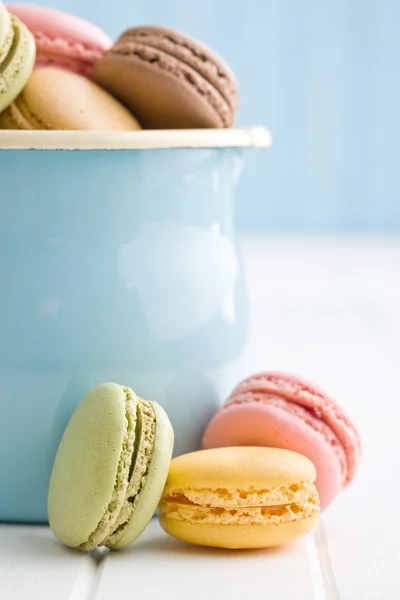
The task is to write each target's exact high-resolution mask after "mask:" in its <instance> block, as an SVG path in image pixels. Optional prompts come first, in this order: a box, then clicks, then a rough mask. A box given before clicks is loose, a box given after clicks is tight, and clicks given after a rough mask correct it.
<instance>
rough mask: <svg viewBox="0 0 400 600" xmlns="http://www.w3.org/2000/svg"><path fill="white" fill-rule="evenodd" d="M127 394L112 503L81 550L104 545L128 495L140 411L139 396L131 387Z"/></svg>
mask: <svg viewBox="0 0 400 600" xmlns="http://www.w3.org/2000/svg"><path fill="white" fill-rule="evenodd" d="M123 391H124V394H125V420H126V429H125V432H124V439H123V442H122V450H121V455H120V459H119V463H118V469H117V474H116V478H115V485H114V490H113V494H112V497H111V500H110V503H109V505H108V507H107V510H106V511H105V513H104V516H103V517H102V519H101V520H100V522H99V524H98V525H97V527H96V529H95V530H94V531H93V533H92V534H91V535H90V536H89V538H88V540H87V541H86V542H84V543H83V544H81V545H80V546H79V549H80V550H83V551H85V552H90V550H93V549H94V548H96V546H101V545H103V541H104V540H105V538H107V536H108V535H109V534H110V531H113V530H114V528H115V521H116V519H117V518H118V515H119V513H120V511H121V508H122V506H123V503H124V501H125V497H126V489H127V481H128V477H129V473H130V470H131V465H132V458H133V456H134V453H135V446H136V445H137V444H138V440H137V439H136V423H137V411H138V398H137V397H136V395H135V394H134V392H133V391H132V390H130V389H129V388H123Z"/></svg>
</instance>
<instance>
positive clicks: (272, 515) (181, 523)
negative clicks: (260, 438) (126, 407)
mask: <svg viewBox="0 0 400 600" xmlns="http://www.w3.org/2000/svg"><path fill="white" fill-rule="evenodd" d="M315 478H316V470H315V467H314V465H313V463H312V462H311V461H310V460H309V459H308V458H306V457H305V456H302V455H301V454H297V453H296V452H291V451H289V450H282V449H277V448H259V447H240V448H232V447H231V448H217V449H212V450H201V451H199V452H192V453H190V454H185V455H182V456H179V457H177V458H174V459H173V460H172V462H171V467H170V471H169V475H168V479H167V483H166V486H165V489H164V493H163V497H162V500H161V503H160V507H159V508H160V510H159V518H160V523H161V526H162V527H163V529H164V530H165V531H166V532H167V533H169V534H170V535H172V536H173V537H175V538H178V539H180V540H182V541H184V542H189V543H191V544H199V545H203V546H215V547H220V548H239V549H245V548H267V547H270V546H278V545H281V544H286V543H288V542H292V541H294V540H296V539H298V538H300V537H301V536H303V535H305V534H307V533H309V532H310V531H311V530H312V529H313V528H314V527H315V525H316V523H317V520H318V515H319V497H318V492H317V490H316V488H315V486H314V481H315Z"/></svg>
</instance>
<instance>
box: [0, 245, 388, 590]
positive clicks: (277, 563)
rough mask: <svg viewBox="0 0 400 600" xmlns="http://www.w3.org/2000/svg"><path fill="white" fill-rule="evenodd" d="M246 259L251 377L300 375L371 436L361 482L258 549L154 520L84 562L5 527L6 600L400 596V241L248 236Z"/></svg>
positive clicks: (46, 536)
mask: <svg viewBox="0 0 400 600" xmlns="http://www.w3.org/2000/svg"><path fill="white" fill-rule="evenodd" d="M243 249H244V257H245V262H246V265H247V269H248V279H249V286H250V292H251V301H252V314H253V324H252V333H251V343H250V349H249V352H250V353H251V357H252V365H253V370H254V371H258V370H261V369H266V368H268V369H280V370H288V371H292V372H296V373H299V374H301V375H303V376H305V377H307V378H309V379H312V380H315V381H317V382H321V383H322V384H323V386H324V387H325V388H327V389H329V390H330V391H331V393H332V394H333V395H335V397H336V398H338V399H339V400H340V401H341V402H342V403H343V404H344V405H345V406H346V407H347V408H348V411H350V412H351V414H352V415H353V417H354V418H355V420H356V422H357V423H358V425H359V427H360V430H361V432H362V436H363V439H364V458H363V462H362V465H361V468H360V471H359V474H358V477H357V479H356V481H355V482H354V483H353V484H352V485H351V486H350V487H349V488H348V490H346V491H345V492H344V493H343V494H342V495H341V496H340V497H339V498H338V499H337V500H336V502H335V503H334V505H333V506H332V507H331V508H330V509H329V510H328V511H327V512H326V513H325V514H324V515H323V517H322V519H321V520H320V524H319V526H318V529H317V531H316V532H315V533H314V534H311V535H309V536H308V537H307V538H305V539H303V540H301V541H299V542H297V543H294V544H292V545H290V546H287V547H284V548H280V549H274V550H266V551H258V552H252V551H251V552H229V551H219V550H208V549H202V548H197V547H190V546H186V545H184V544H181V543H179V542H177V541H175V540H173V539H172V538H169V537H168V536H166V535H165V534H164V533H163V532H162V531H161V529H160V528H159V526H158V524H157V522H156V521H153V522H152V523H151V525H150V526H149V527H148V529H147V530H146V532H145V533H144V534H143V536H142V537H141V538H140V539H139V540H138V541H137V543H136V544H134V545H133V546H132V547H131V548H130V549H127V550H126V551H124V552H120V553H115V552H112V553H108V552H107V551H105V550H99V551H96V552H95V553H93V554H91V555H84V554H82V553H80V552H75V551H70V550H68V549H66V548H63V547H62V546H61V545H59V544H58V543H57V542H56V541H55V540H54V539H53V537H52V535H51V533H50V531H49V529H48V528H47V527H44V526H23V525H0V598H1V600H20V599H21V600H22V599H24V600H25V599H28V600H54V599H57V600H109V598H112V597H113V595H114V594H121V596H122V595H123V597H124V598H138V597H140V593H141V592H143V593H146V595H147V598H156V597H158V595H159V594H160V593H161V594H162V597H163V599H164V600H180V599H182V600H183V599H185V600H187V599H188V598H189V599H190V600H204V598H211V600H214V598H229V600H239V599H247V598H249V597H250V596H251V595H252V594H253V595H258V596H259V597H263V598H268V600H292V599H293V598H296V600H339V599H340V600H398V599H399V598H400V577H399V576H398V574H397V568H395V565H397V566H398V565H399V563H400V545H399V543H398V539H399V537H400V511H399V510H398V507H397V503H396V501H397V498H396V500H395V502H392V501H391V499H389V497H388V498H386V493H385V498H386V499H384V498H383V497H382V496H381V495H380V492H379V494H378V492H377V491H378V490H380V489H382V490H386V489H389V488H390V489H392V488H393V486H394V487H395V488H396V484H395V483H394V482H393V480H394V478H395V477H397V476H398V472H399V470H400V445H399V442H398V438H399V436H400V402H399V400H398V396H397V394H398V390H399V387H400V369H399V354H400V238H398V239H397V240H396V239H395V238H393V239H387V238H386V239H379V238H374V239H365V238H358V239H356V238H342V239H337V238H335V239H334V238H330V239H324V238H320V239H318V238H313V239H308V238H297V239H295V238H286V239H283V238H269V239H263V238H246V239H244V240H243ZM394 491H396V489H395V490H394ZM393 495H394V493H393V491H392V492H391V493H390V498H391V497H392V496H393ZM395 497H396V495H395ZM377 513H379V514H377Z"/></svg>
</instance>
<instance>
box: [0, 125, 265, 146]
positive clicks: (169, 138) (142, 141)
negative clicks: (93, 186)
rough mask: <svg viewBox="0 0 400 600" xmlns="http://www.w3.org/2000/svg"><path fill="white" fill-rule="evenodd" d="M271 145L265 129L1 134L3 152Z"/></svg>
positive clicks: (8, 132) (11, 131) (257, 127)
mask: <svg viewBox="0 0 400 600" xmlns="http://www.w3.org/2000/svg"><path fill="white" fill-rule="evenodd" d="M271 145H272V136H271V133H270V131H269V130H268V129H267V128H266V127H263V126H256V127H245V128H238V129H163V130H141V131H104V132H103V131H19V130H18V131H17V130H2V131H0V150H157V149H168V148H259V149H267V148H270V147H271Z"/></svg>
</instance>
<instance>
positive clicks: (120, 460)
mask: <svg viewBox="0 0 400 600" xmlns="http://www.w3.org/2000/svg"><path fill="white" fill-rule="evenodd" d="M173 440H174V434H173V430H172V426H171V424H170V422H169V419H168V417H167V415H166V413H165V412H164V410H163V409H162V408H161V406H159V405H158V404H157V403H155V402H146V401H145V400H142V399H141V398H138V397H137V396H136V395H135V393H134V392H133V391H132V390H131V389H130V388H128V387H123V386H121V385H117V384H114V383H104V384H101V385H99V386H97V387H95V388H94V389H93V390H91V391H90V392H89V393H88V394H87V395H86V396H85V398H84V399H83V400H82V402H81V403H80V404H79V405H78V407H77V409H76V410H75V412H74V414H73V415H72V417H71V420H70V421H69V423H68V425H67V428H66V430H65V432H64V435H63V437H62V440H61V443H60V446H59V448H58V452H57V455H56V458H55V461H54V466H53V471H52V474H51V479H50V486H49V496H48V515H49V523H50V527H51V529H52V531H53V533H54V535H55V536H56V537H57V538H58V539H59V540H60V541H61V542H63V543H64V544H65V545H67V546H71V547H73V548H78V549H79V550H83V551H85V552H89V551H90V550H93V549H94V548H95V547H96V546H108V547H109V548H114V549H119V548H124V547H125V546H128V545H129V544H131V543H132V542H134V541H135V540H136V538H138V537H139V535H140V534H141V533H142V532H143V530H144V529H145V527H146V526H147V524H148V523H149V521H150V520H151V518H152V517H153V514H154V512H155V510H156V508H157V504H158V502H159V500H160V497H161V495H162V491H163V488H164V484H165V481H166V479H167V475H168V469H169V465H170V460H171V456H172V449H173Z"/></svg>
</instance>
